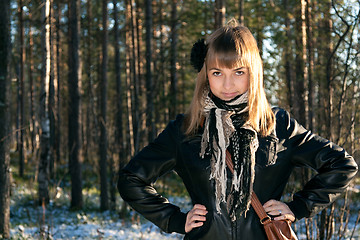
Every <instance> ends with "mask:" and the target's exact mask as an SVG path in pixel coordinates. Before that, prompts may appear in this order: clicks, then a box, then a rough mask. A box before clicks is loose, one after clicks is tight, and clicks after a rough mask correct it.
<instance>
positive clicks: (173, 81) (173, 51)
mask: <svg viewBox="0 0 360 240" xmlns="http://www.w3.org/2000/svg"><path fill="white" fill-rule="evenodd" d="M170 34H171V36H170V38H171V45H170V106H169V115H170V119H174V118H175V115H176V112H177V107H178V106H177V82H178V76H177V69H176V65H177V42H178V12H177V0H172V1H171V33H170Z"/></svg>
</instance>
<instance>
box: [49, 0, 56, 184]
mask: <svg viewBox="0 0 360 240" xmlns="http://www.w3.org/2000/svg"><path fill="white" fill-rule="evenodd" d="M53 16H54V0H50V61H51V65H50V83H49V119H50V140H49V141H50V161H49V174H50V178H51V179H55V157H54V153H55V151H56V146H55V128H56V124H55V115H54V114H55V111H56V109H55V84H54V79H55V60H56V52H55V44H54V41H53V39H55V38H54V34H55V33H54V30H55V26H54V24H53V23H54V21H53Z"/></svg>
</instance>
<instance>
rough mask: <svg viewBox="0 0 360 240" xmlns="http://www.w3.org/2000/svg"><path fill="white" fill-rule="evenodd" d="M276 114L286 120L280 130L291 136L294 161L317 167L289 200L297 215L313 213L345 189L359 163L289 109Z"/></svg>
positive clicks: (285, 136) (287, 143) (290, 144)
mask: <svg viewBox="0 0 360 240" xmlns="http://www.w3.org/2000/svg"><path fill="white" fill-rule="evenodd" d="M276 115H277V118H280V119H281V120H282V121H280V122H281V124H279V125H280V126H277V132H280V134H282V135H284V136H283V137H284V138H285V139H287V140H286V141H285V143H284V145H285V146H286V147H287V148H288V149H289V148H290V149H291V156H292V161H293V163H294V165H296V166H306V167H310V168H312V169H314V170H315V171H316V175H315V176H314V177H312V178H311V179H310V180H309V182H307V183H306V184H305V186H304V187H303V189H302V190H301V191H299V192H296V193H295V194H294V196H293V200H292V201H291V202H289V203H288V206H289V207H290V209H291V210H292V211H293V213H294V214H295V216H296V218H297V219H301V218H303V217H312V216H314V215H315V214H316V213H317V212H319V211H320V210H322V209H323V208H325V207H326V206H328V205H329V204H330V203H331V202H333V201H334V200H335V199H336V198H337V197H338V196H340V194H341V193H342V192H344V191H345V189H346V188H347V187H348V185H349V184H350V182H351V180H352V179H353V178H354V177H355V175H356V173H357V170H358V166H357V164H356V162H355V160H354V159H353V157H352V156H350V155H349V154H348V153H347V152H346V151H345V150H344V149H343V148H341V147H339V146H337V145H335V144H334V143H332V142H330V141H329V140H326V139H324V138H321V137H319V136H316V135H314V134H312V133H311V132H310V131H308V130H306V129H305V128H303V127H302V126H301V125H300V124H299V123H297V122H296V121H295V120H294V119H292V118H290V116H289V114H288V113H287V112H286V111H284V110H282V111H279V112H277V113H276ZM283 124H285V125H283ZM278 128H280V129H279V130H278Z"/></svg>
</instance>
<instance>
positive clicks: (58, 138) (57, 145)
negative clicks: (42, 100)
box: [55, 0, 62, 163]
mask: <svg viewBox="0 0 360 240" xmlns="http://www.w3.org/2000/svg"><path fill="white" fill-rule="evenodd" d="M60 14H61V7H60V0H56V12H55V21H56V43H55V45H56V53H55V54H56V62H55V65H56V67H55V69H56V70H55V71H56V72H55V75H56V77H55V79H56V81H57V92H56V110H57V111H56V125H57V128H56V132H55V156H56V158H55V162H56V163H60V159H61V156H60V146H61V144H60V142H61V129H60V127H61V123H62V119H61V114H60V113H61V104H60V103H61V91H60V90H61V80H60V79H61V75H60V71H61V69H60V49H61V46H60Z"/></svg>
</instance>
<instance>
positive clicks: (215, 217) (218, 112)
mask: <svg viewBox="0 0 360 240" xmlns="http://www.w3.org/2000/svg"><path fill="white" fill-rule="evenodd" d="M191 58H192V59H191V62H192V65H193V66H195V67H196V68H197V69H198V71H199V73H198V76H197V79H196V87H195V92H194V96H193V100H192V102H191V105H190V108H189V110H188V112H187V114H185V115H178V116H177V118H176V120H174V121H171V122H170V123H169V124H168V126H167V127H166V129H165V130H164V131H163V132H162V133H161V134H160V135H159V136H158V137H157V138H156V139H155V140H154V142H152V143H150V144H149V145H148V146H147V147H145V148H144V149H143V150H142V151H141V152H140V153H138V154H137V155H136V156H135V157H134V158H133V159H132V160H131V161H130V162H129V164H128V165H127V166H126V167H125V168H124V169H123V170H121V172H120V178H119V182H118V189H119V191H120V194H121V196H122V198H123V199H124V200H125V201H127V202H128V203H129V205H130V206H131V207H133V208H134V209H135V210H136V211H138V212H139V213H141V214H142V215H143V216H144V217H145V218H147V219H149V220H150V221H152V222H153V223H155V224H156V225H157V226H159V227H160V228H161V229H162V230H164V231H165V232H178V233H182V234H185V239H247V240H248V239H256V240H259V239H266V235H265V231H264V230H263V226H262V225H261V223H260V221H259V217H258V216H257V215H256V213H255V211H254V210H253V208H252V207H251V205H250V196H251V194H252V192H255V193H256V194H257V196H258V198H259V199H260V201H261V202H262V203H263V204H264V209H265V211H266V212H267V213H268V214H269V215H271V216H273V217H274V218H275V219H289V220H291V221H294V220H295V219H301V218H303V217H311V216H313V215H314V214H315V213H317V212H318V211H320V210H321V209H323V208H324V207H326V206H327V205H328V204H329V203H331V202H332V201H333V200H334V199H335V198H336V197H337V196H339V195H340V194H341V192H343V191H344V189H345V188H346V187H347V186H348V185H349V183H350V181H351V179H352V178H353V177H354V176H355V174H356V172H357V165H356V163H355V161H354V159H353V158H352V157H351V156H349V155H348V154H347V153H346V152H345V151H344V149H342V148H341V147H339V146H336V145H335V144H333V143H331V142H329V141H328V140H326V139H323V138H321V137H319V136H316V135H314V134H312V133H311V132H310V131H307V130H306V129H304V128H303V127H302V126H301V125H299V124H298V123H297V122H296V121H295V120H294V119H292V118H291V117H290V116H289V114H288V113H287V112H286V111H285V110H282V109H279V108H273V109H272V108H271V107H270V106H269V104H268V102H267V99H266V96H265V92H264V89H263V68H262V61H261V59H260V55H259V50H258V48H257V44H256V41H255V39H254V37H253V36H252V34H251V33H250V31H249V30H248V29H247V28H246V27H243V26H239V25H237V24H234V23H233V24H232V25H231V24H228V25H227V26H225V27H222V28H220V29H218V30H216V31H215V32H214V33H213V34H211V35H210V36H209V37H208V39H207V41H206V43H205V42H203V41H202V42H201V41H200V42H198V43H196V44H194V47H193V50H192V57H191ZM227 151H228V152H229V153H230V155H231V159H232V162H233V165H234V173H232V172H230V171H229V168H228V167H227V164H226V152H227ZM297 166H305V167H310V168H312V169H315V170H316V171H317V175H315V176H314V177H313V178H312V179H311V180H310V181H309V182H308V183H307V184H306V185H305V186H304V188H303V189H302V190H301V191H299V192H297V193H295V194H294V196H293V199H292V201H290V202H286V203H284V202H281V201H280V198H281V195H282V193H283V190H284V188H285V185H286V183H287V182H288V179H289V176H290V173H291V171H292V169H293V168H294V167H297ZM172 170H174V171H176V173H177V174H178V175H179V176H180V177H181V178H182V180H183V182H184V185H185V187H186V189H187V191H188V193H189V195H190V197H191V200H192V203H193V208H192V209H191V210H190V211H189V212H187V213H184V212H182V211H181V209H179V207H177V206H175V205H173V204H171V203H169V202H168V200H167V199H165V198H164V197H162V196H161V195H159V194H158V193H157V192H156V190H155V189H154V188H153V183H154V182H155V181H156V179H157V178H158V177H160V176H161V175H163V174H165V173H167V172H169V171H172Z"/></svg>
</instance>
